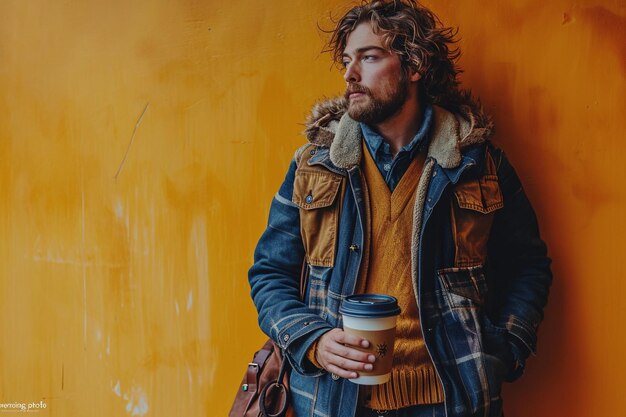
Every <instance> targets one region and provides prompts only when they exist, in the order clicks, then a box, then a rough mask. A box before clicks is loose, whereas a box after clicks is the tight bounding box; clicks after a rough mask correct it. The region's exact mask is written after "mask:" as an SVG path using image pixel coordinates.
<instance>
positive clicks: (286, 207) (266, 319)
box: [248, 160, 332, 376]
mask: <svg viewBox="0 0 626 417" xmlns="http://www.w3.org/2000/svg"><path fill="white" fill-rule="evenodd" d="M295 172H296V163H295V161H293V160H292V162H291V164H290V166H289V171H288V172H287V176H286V178H285V180H284V182H283V184H282V186H281V187H280V190H279V191H278V193H277V194H276V195H275V196H274V199H273V200H272V205H271V208H270V214H269V221H268V225H267V228H266V229H265V232H264V233H263V235H262V236H261V238H260V240H259V242H258V244H257V247H256V250H255V252H254V264H253V265H252V267H251V268H250V270H249V272H248V280H249V283H250V288H251V296H252V300H253V302H254V304H255V306H256V308H257V311H258V313H259V325H260V327H261V330H263V332H264V333H265V334H267V335H268V336H269V337H270V338H271V339H273V340H274V341H275V342H276V343H277V344H278V346H280V347H281V348H282V349H283V351H284V352H285V355H286V357H287V358H288V360H289V362H290V363H291V365H292V367H293V369H294V370H295V371H296V372H299V373H301V374H304V375H310V376H315V375H320V374H321V373H322V372H321V371H320V370H319V369H318V368H317V367H315V366H313V364H311V362H310V361H309V360H308V359H307V355H306V354H307V351H308V349H309V348H310V346H311V345H312V344H313V343H314V342H315V340H317V339H318V338H319V337H320V336H321V335H322V334H323V333H325V332H327V331H328V330H330V329H332V326H331V325H330V324H329V323H328V322H326V321H325V320H324V319H322V318H321V317H320V316H319V315H317V314H316V313H315V312H314V311H313V310H311V309H309V308H308V307H307V306H306V305H305V303H304V302H303V301H302V300H301V299H300V294H299V292H300V274H301V271H302V265H303V262H304V255H305V254H304V246H303V244H302V238H301V235H300V214H299V209H298V207H297V206H296V205H295V204H294V203H293V202H292V194H293V183H294V178H295Z"/></svg>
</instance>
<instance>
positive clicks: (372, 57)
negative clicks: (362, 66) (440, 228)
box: [363, 55, 378, 62]
mask: <svg viewBox="0 0 626 417" xmlns="http://www.w3.org/2000/svg"><path fill="white" fill-rule="evenodd" d="M376 59H378V57H377V56H376V55H365V56H364V57H363V61H370V62H371V61H376Z"/></svg>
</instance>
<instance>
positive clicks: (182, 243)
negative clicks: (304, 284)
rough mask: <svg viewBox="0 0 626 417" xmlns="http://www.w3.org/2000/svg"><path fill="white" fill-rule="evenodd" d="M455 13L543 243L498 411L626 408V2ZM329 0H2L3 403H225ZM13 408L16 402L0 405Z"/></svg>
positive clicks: (445, 2) (494, 6)
mask: <svg viewBox="0 0 626 417" xmlns="http://www.w3.org/2000/svg"><path fill="white" fill-rule="evenodd" d="M427 4H429V5H431V6H433V8H434V10H435V11H437V12H438V13H439V14H440V16H441V17H442V19H443V20H444V21H445V22H447V23H448V24H451V25H458V26H460V29H461V32H460V35H461V37H462V39H463V40H462V42H461V47H462V49H463V51H464V55H463V58H462V61H461V62H462V65H463V67H464V68H465V70H466V73H465V74H464V76H463V81H464V83H465V85H466V86H470V87H472V88H473V89H474V90H475V92H476V93H477V94H478V95H480V96H481V97H482V99H483V102H484V104H485V106H486V108H487V109H489V110H490V111H491V112H493V114H494V117H495V120H496V123H497V127H498V137H497V139H496V142H497V143H498V144H499V145H501V146H503V147H504V148H505V149H506V150H507V151H508V154H509V157H510V158H511V159H512V161H513V162H514V163H515V165H516V166H517V168H518V171H519V173H520V175H521V177H522V179H523V180H524V183H525V186H526V188H527V191H528V194H529V195H530V196H531V198H532V200H533V201H534V204H535V206H536V209H537V212H538V215H539V217H540V223H541V226H542V230H543V233H544V235H545V238H546V239H547V241H548V243H549V244H550V252H551V255H552V256H553V258H554V260H555V262H554V272H555V277H556V279H555V284H554V287H553V294H552V298H551V301H550V305H549V307H548V309H547V316H546V317H547V319H546V321H545V323H544V326H543V327H542V328H541V331H540V344H539V356H538V357H537V358H536V359H533V360H531V361H530V363H529V366H528V371H527V374H526V375H525V377H524V378H523V379H522V380H521V381H520V382H519V383H516V384H515V385H513V386H511V387H508V388H507V389H506V394H507V397H506V413H507V417H522V416H535V417H552V416H570V417H572V416H573V417H577V416H580V417H586V416H589V417H595V416H599V415H612V416H617V415H626V406H625V405H624V400H623V391H624V388H626V376H625V375H626V365H625V361H624V358H623V354H624V352H626V336H625V335H624V329H625V326H624V325H625V322H626V314H625V313H626V311H625V309H626V307H625V305H626V303H625V302H624V296H623V294H622V290H624V288H625V287H624V279H625V278H626V276H625V274H624V272H623V267H622V263H621V262H622V260H623V258H624V256H623V252H624V250H625V249H626V244H625V243H624V239H623V237H624V235H625V234H626V224H625V221H624V212H625V210H626V190H625V187H624V184H625V180H626V178H625V177H626V169H625V168H624V162H623V158H624V155H625V154H626V141H624V134H623V133H622V130H623V128H622V125H623V124H624V116H623V113H624V109H626V94H625V93H626V85H625V74H626V47H625V46H624V45H626V34H625V28H626V5H625V3H624V1H623V0H587V1H566V0H555V1H549V2H547V1H543V0H516V1H507V2H500V1H496V0H486V1H480V2H479V1H468V0H465V1H453V0H440V1H435V0H431V1H428V2H427ZM341 10H344V8H343V3H342V2H340V1H331V0H323V1H306V0H290V1H286V0H285V1H279V0H266V1H263V2H260V1H252V0H248V1H243V0H230V1H216V0H205V1H193V0H178V1H172V0H169V1H168V0H151V1H147V0H143V1H131V2H129V1H121V0H109V1H102V0H100V1H97V0H85V1H80V2H60V1H45V0H2V1H0V278H1V279H0V313H1V314H0V404H6V403H14V402H17V403H25V404H28V403H31V402H35V403H38V404H40V406H41V404H42V403H41V401H43V404H45V406H46V408H45V409H41V410H40V411H39V412H40V415H42V416H48V415H49V416H67V417H78V416H81V417H82V416H124V415H137V416H143V415H146V416H163V417H171V416H225V415H226V414H227V411H228V409H229V405H230V402H231V399H232V396H233V394H234V391H235V390H236V389H237V384H238V383H239V380H240V378H241V374H242V372H243V370H244V366H245V363H246V362H247V361H248V360H249V358H250V355H251V353H252V351H253V350H254V348H256V347H257V345H259V344H260V343H261V342H262V341H263V340H264V336H263V335H262V334H261V333H260V332H259V331H258V329H257V326H256V313H255V310H254V308H253V306H252V303H251V301H250V299H249V296H248V291H249V289H248V284H247V281H246V271H247V268H248V267H249V265H250V263H251V260H252V251H253V248H254V245H255V243H256V240H257V238H258V237H259V235H260V233H261V231H262V230H263V228H264V225H265V222H266V216H267V211H268V208H269V203H270V200H271V198H272V196H273V194H274V193H275V192H276V190H277V188H278V186H279V184H280V182H281V180H282V178H283V176H284V172H285V169H286V167H287V165H288V162H289V159H290V157H291V155H292V153H293V151H294V149H295V148H296V147H297V146H299V144H301V143H302V140H303V139H302V138H301V137H300V136H299V132H300V130H301V129H302V126H301V122H302V120H303V119H304V116H305V115H306V112H307V109H308V107H309V106H310V104H311V103H312V102H313V101H314V100H316V99H318V98H321V97H322V96H332V95H335V94H338V93H340V92H341V91H342V82H341V78H340V76H339V74H338V72H337V71H336V70H334V69H332V68H331V66H330V61H329V59H328V57H327V56H324V55H322V56H320V54H319V51H320V49H321V47H322V41H323V39H322V37H321V35H320V34H319V33H318V32H317V30H316V23H317V22H320V23H321V24H322V25H323V26H326V27H328V26H329V22H328V19H327V16H328V13H329V12H332V13H334V14H335V15H337V14H338V13H339V12H340V11H341ZM9 415H11V413H9Z"/></svg>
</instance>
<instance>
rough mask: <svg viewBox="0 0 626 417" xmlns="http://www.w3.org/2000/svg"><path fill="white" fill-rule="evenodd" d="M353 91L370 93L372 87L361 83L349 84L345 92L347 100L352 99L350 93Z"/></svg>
mask: <svg viewBox="0 0 626 417" xmlns="http://www.w3.org/2000/svg"><path fill="white" fill-rule="evenodd" d="M352 93H363V94H367V95H369V94H370V89H369V88H367V87H364V86H362V85H359V84H350V85H348V88H346V92H345V94H344V97H345V98H346V100H349V99H350V94H352Z"/></svg>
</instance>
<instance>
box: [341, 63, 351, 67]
mask: <svg viewBox="0 0 626 417" xmlns="http://www.w3.org/2000/svg"><path fill="white" fill-rule="evenodd" d="M349 64H350V61H343V62H342V63H341V66H342V67H344V68H346V67H347V66H348V65H349Z"/></svg>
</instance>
